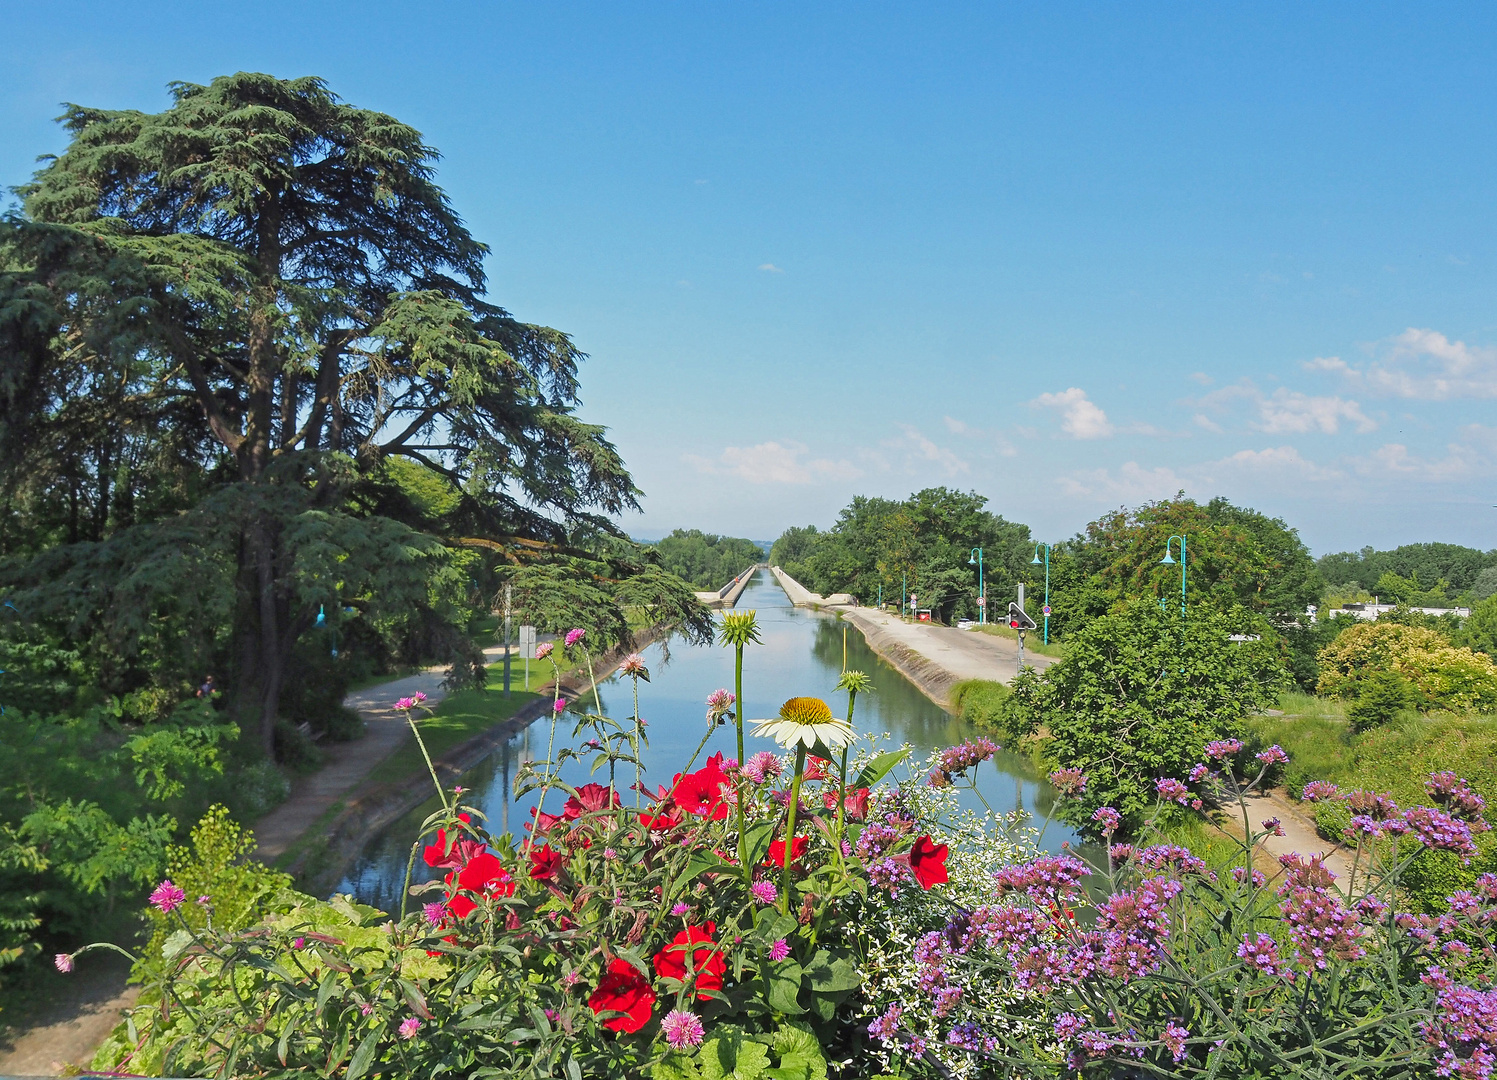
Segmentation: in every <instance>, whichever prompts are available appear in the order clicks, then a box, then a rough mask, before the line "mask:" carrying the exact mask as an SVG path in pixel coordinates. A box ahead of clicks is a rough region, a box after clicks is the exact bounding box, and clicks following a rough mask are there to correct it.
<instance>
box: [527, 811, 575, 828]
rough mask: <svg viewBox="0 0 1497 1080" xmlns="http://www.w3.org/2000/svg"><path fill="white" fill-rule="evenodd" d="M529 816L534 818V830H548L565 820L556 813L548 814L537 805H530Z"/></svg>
mask: <svg viewBox="0 0 1497 1080" xmlns="http://www.w3.org/2000/svg"><path fill="white" fill-rule="evenodd" d="M530 816H531V817H533V818H535V819H536V821H535V831H536V832H550V831H551V830H552V829H554V828H555V827H556V826H557V825H559V824H561V822H563V821H564V820H566V819H565V818H562V817H560V816H558V815H556V814H548V813H546V812H545V811H544V810H541V809H540V808H539V807H535V806H532V807H531V808H530Z"/></svg>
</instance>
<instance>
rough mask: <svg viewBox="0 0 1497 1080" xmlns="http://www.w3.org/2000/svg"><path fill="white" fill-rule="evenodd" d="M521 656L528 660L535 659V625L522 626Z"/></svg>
mask: <svg viewBox="0 0 1497 1080" xmlns="http://www.w3.org/2000/svg"><path fill="white" fill-rule="evenodd" d="M520 656H521V657H523V658H524V659H526V660H534V659H535V627H533V626H522V627H520Z"/></svg>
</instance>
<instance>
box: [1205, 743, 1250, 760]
mask: <svg viewBox="0 0 1497 1080" xmlns="http://www.w3.org/2000/svg"><path fill="white" fill-rule="evenodd" d="M1241 752H1242V740H1241V739H1213V740H1211V741H1210V742H1209V743H1207V744H1206V756H1207V757H1208V758H1210V759H1211V760H1212V761H1221V760H1223V759H1225V758H1229V757H1232V756H1233V755H1234V754H1239V753H1241Z"/></svg>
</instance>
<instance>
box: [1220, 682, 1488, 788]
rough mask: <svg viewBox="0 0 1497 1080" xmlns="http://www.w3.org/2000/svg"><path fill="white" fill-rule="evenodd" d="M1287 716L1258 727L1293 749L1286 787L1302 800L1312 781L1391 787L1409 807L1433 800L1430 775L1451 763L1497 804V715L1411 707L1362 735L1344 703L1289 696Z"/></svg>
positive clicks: (1260, 721) (1255, 722) (1255, 726)
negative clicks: (1420, 711) (1427, 785)
mask: <svg viewBox="0 0 1497 1080" xmlns="http://www.w3.org/2000/svg"><path fill="white" fill-rule="evenodd" d="M1283 708H1284V714H1285V715H1284V716H1282V717H1277V716H1255V717H1253V718H1251V719H1250V720H1249V721H1248V726H1249V727H1250V729H1251V730H1252V732H1253V733H1254V734H1255V735H1256V736H1258V737H1259V738H1260V739H1262V740H1263V741H1264V742H1265V743H1278V744H1279V745H1280V746H1282V747H1283V748H1284V750H1285V751H1286V752H1287V753H1288V754H1289V766H1288V768H1287V770H1286V772H1285V777H1284V781H1285V786H1286V787H1287V788H1288V789H1289V794H1291V795H1293V796H1294V797H1296V798H1298V797H1299V793H1300V790H1301V789H1302V788H1303V787H1304V786H1305V784H1306V783H1308V782H1309V781H1311V780H1330V781H1332V782H1334V783H1336V784H1338V785H1340V786H1341V787H1343V788H1372V789H1375V790H1377V791H1386V792H1389V793H1390V794H1391V795H1392V796H1393V798H1394V800H1395V801H1397V802H1398V803H1399V805H1402V806H1412V805H1415V804H1420V803H1425V804H1427V803H1428V802H1429V799H1428V797H1427V795H1426V794H1425V791H1424V781H1425V780H1426V779H1427V778H1428V776H1429V774H1430V773H1432V772H1437V771H1440V770H1442V769H1451V770H1453V771H1454V772H1456V773H1458V774H1459V775H1461V776H1463V777H1465V778H1466V779H1467V780H1468V781H1470V783H1471V786H1472V787H1473V788H1475V789H1476V791H1477V793H1478V794H1480V795H1481V796H1482V797H1483V798H1484V799H1486V800H1487V804H1488V806H1493V807H1497V718H1494V717H1490V716H1472V715H1445V716H1419V715H1417V714H1414V713H1406V714H1404V715H1403V716H1401V717H1399V718H1398V719H1396V720H1393V721H1392V722H1390V723H1388V724H1385V725H1383V726H1381V727H1377V728H1373V729H1372V730H1371V731H1366V732H1362V733H1361V734H1358V733H1356V732H1354V731H1352V729H1351V725H1350V724H1348V723H1347V721H1346V712H1345V709H1344V707H1343V706H1342V704H1341V703H1340V702H1337V701H1331V700H1328V699H1326V698H1317V697H1310V696H1308V695H1305V694H1286V695H1285V696H1284V701H1283Z"/></svg>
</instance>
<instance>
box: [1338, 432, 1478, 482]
mask: <svg viewBox="0 0 1497 1080" xmlns="http://www.w3.org/2000/svg"><path fill="white" fill-rule="evenodd" d="M1350 464H1351V466H1352V467H1353V468H1354V469H1356V470H1357V471H1358V472H1359V473H1361V474H1362V475H1363V476H1367V477H1375V478H1384V479H1386V478H1390V477H1401V478H1403V479H1405V480H1418V481H1419V482H1421V483H1428V484H1444V483H1451V482H1453V481H1458V480H1466V479H1469V478H1473V477H1490V476H1493V475H1497V428H1490V427H1486V426H1485V425H1483V424H1468V425H1466V426H1465V427H1464V428H1462V429H1461V433H1460V438H1459V439H1457V440H1456V441H1455V442H1451V443H1447V444H1446V446H1445V456H1444V457H1439V458H1436V457H1425V456H1421V455H1419V454H1416V453H1414V452H1412V451H1411V450H1409V448H1408V447H1407V446H1406V445H1404V444H1403V443H1384V444H1383V445H1382V446H1380V447H1378V448H1377V449H1376V450H1374V451H1372V453H1370V454H1367V455H1364V456H1362V457H1358V458H1353V459H1351V461H1350Z"/></svg>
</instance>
